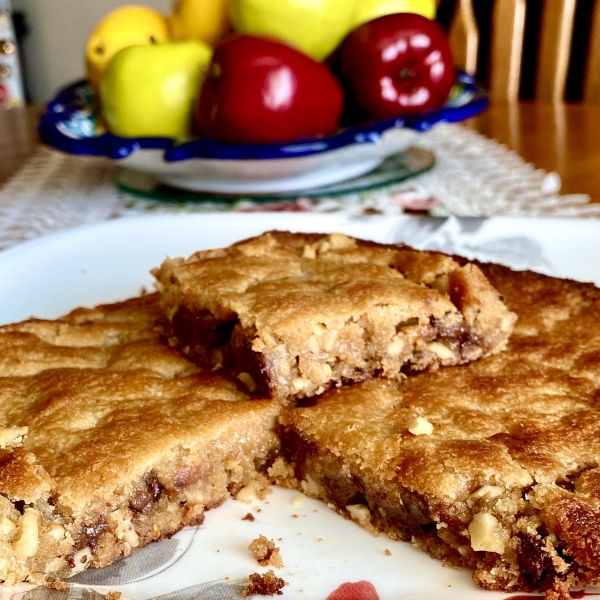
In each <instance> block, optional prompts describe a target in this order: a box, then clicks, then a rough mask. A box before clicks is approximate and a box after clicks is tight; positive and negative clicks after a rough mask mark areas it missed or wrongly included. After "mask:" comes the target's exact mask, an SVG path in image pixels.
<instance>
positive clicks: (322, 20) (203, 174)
mask: <svg viewBox="0 0 600 600" xmlns="http://www.w3.org/2000/svg"><path fill="white" fill-rule="evenodd" d="M434 15H435V2H434V0H312V1H311V2H298V1H297V0H278V2H276V3H274V2H273V1H272V0H177V1H175V2H174V3H173V8H172V12H171V14H170V15H169V16H168V17H165V16H163V15H161V14H159V13H157V12H156V11H153V10H152V9H149V8H146V7H142V6H125V7H122V8H120V9H117V10H116V11H114V12H113V13H110V14H109V15H108V16H107V17H105V19H104V20H103V21H102V22H100V23H99V24H98V25H97V27H96V29H95V30H94V32H93V33H92V35H91V36H90V38H89V41H88V45H87V50H86V65H87V80H86V81H84V82H78V83H76V84H74V85H72V86H69V87H68V88H66V89H64V90H62V91H61V92H60V93H59V94H58V95H57V96H56V98H55V99H54V100H53V101H52V102H50V103H49V105H48V108H47V111H46V113H45V114H44V116H43V117H42V120H41V123H40V134H41V137H42V139H43V140H44V141H46V142H47V143H49V144H51V145H53V146H55V147H57V148H60V149H62V150H64V151H67V152H70V153H74V154H91V155H105V156H108V157H110V158H112V159H115V160H118V161H119V162H120V164H121V165H123V166H125V167H128V168H130V169H134V170H138V171H144V172H147V173H151V174H152V175H154V176H155V177H156V178H157V179H158V180H159V181H161V182H163V183H167V184H170V185H174V186H176V187H182V188H186V189H192V190H197V191H208V192H217V193H225V194H227V193H229V194H242V193H243V194H265V193H267V194H268V193H282V192H290V191H296V190H297V191H301V190H303V189H308V188H312V187H315V186H322V185H327V184H331V183H335V182H338V181H342V180H344V179H348V178H351V177H356V176H359V175H361V174H364V173H366V172H368V171H370V170H372V169H373V168H375V167H377V166H378V165H379V164H380V163H381V162H382V161H383V160H384V159H385V158H386V157H387V156H390V155H391V154H394V153H397V152H400V151H402V150H404V149H406V148H407V147H408V146H409V145H411V144H412V143H413V142H414V140H415V137H416V136H417V135H418V132H421V131H425V130H427V129H429V128H431V127H432V126H433V125H434V124H435V123H437V122H439V121H460V120H463V119H465V118H467V117H469V116H472V115H474V114H476V113H478V112H479V111H481V110H483V109H484V108H485V106H486V105H487V97H486V96H485V94H484V93H483V92H482V91H481V90H480V89H479V88H478V87H477V85H476V84H475V82H474V80H473V79H472V78H471V77H470V76H468V75H466V74H464V73H459V72H457V71H456V70H455V69H454V65H453V61H452V54H451V52H450V47H449V44H448V41H447V39H446V36H445V34H444V31H443V30H442V29H441V27H440V26H439V25H438V24H437V23H436V22H435V21H433V20H432V18H433V17H434Z"/></svg>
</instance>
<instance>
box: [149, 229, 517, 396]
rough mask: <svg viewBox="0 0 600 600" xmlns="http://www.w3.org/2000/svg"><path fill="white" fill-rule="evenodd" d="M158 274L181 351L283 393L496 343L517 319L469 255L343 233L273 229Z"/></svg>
mask: <svg viewBox="0 0 600 600" xmlns="http://www.w3.org/2000/svg"><path fill="white" fill-rule="evenodd" d="M155 276H156V278H157V286H158V288H159V290H160V291H161V293H162V303H163V307H164V310H165V313H166V315H167V316H168V318H169V319H170V321H171V323H172V327H173V330H174V333H175V336H176V337H177V338H178V340H179V341H180V343H181V344H182V346H183V347H184V349H185V351H186V352H188V353H190V354H192V355H195V356H196V357H197V360H199V362H200V363H201V364H207V365H215V364H218V365H222V366H223V367H224V368H225V370H226V371H227V372H229V373H230V374H232V375H234V376H237V377H239V378H240V379H241V380H242V381H243V382H244V383H246V384H247V385H248V387H249V388H250V389H251V391H252V390H254V389H258V390H259V391H261V392H263V393H268V394H270V395H271V397H273V398H275V399H277V400H279V401H281V402H283V403H289V402H290V401H291V400H293V399H298V398H302V397H310V396H312V395H314V394H319V393H321V392H323V391H324V390H326V389H327V388H329V387H331V386H332V385H339V384H341V383H342V382H353V381H360V380H363V379H366V378H368V377H371V376H374V375H382V376H385V377H389V378H396V379H399V378H401V377H402V376H403V372H405V371H415V370H423V369H428V368H437V367H438V366H440V365H456V364H462V363H466V362H469V361H472V360H476V359H479V358H481V357H482V356H487V355H490V354H494V353H496V352H498V351H500V350H502V349H504V347H505V346H506V341H507V339H508V337H509V335H510V332H511V330H512V327H513V324H514V319H515V317H514V315H513V314H512V313H511V312H509V311H508V310H507V309H506V307H505V305H504V304H503V303H502V301H501V299H500V297H499V295H498V293H497V292H496V291H495V290H494V288H493V287H492V286H491V285H490V284H489V282H488V281H487V279H486V278H485V276H484V275H483V273H482V272H481V270H480V269H479V268H478V267H477V266H475V265H473V264H466V265H464V266H461V265H459V264H458V263H457V262H456V261H454V260H453V259H452V258H450V257H449V256H446V255H444V254H440V253H435V252H419V251H416V250H413V249H411V248H408V247H399V246H386V245H380V244H375V243H372V242H365V241H361V240H357V239H353V238H350V237H347V236H345V235H342V234H331V235H321V234H292V233H286V232H270V233H267V234H264V235H262V236H259V237H257V238H253V239H250V240H246V241H244V242H240V243H238V244H235V245H233V246H230V247H228V248H223V249H217V250H209V251H205V252H198V253H196V254H194V255H192V256H191V257H190V258H189V259H187V260H184V259H174V260H172V259H168V260H166V261H165V262H164V263H163V265H162V266H161V267H160V268H159V269H157V270H156V271H155Z"/></svg>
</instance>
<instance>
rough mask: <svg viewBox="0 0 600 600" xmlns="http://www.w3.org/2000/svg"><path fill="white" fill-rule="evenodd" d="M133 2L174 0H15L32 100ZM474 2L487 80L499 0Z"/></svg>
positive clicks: (528, 39)
mask: <svg viewBox="0 0 600 600" xmlns="http://www.w3.org/2000/svg"><path fill="white" fill-rule="evenodd" d="M457 1H458V0H440V2H439V11H438V20H439V21H440V22H441V23H442V24H443V25H445V26H446V27H447V26H448V24H449V23H450V21H451V19H452V15H453V13H454V10H455V9H456V5H457ZM544 2H551V0H527V19H526V28H525V41H524V57H523V64H522V71H521V86H520V94H519V95H520V98H521V99H525V100H526V99H530V98H532V97H533V93H534V86H535V75H534V74H535V66H536V61H537V49H538V47H539V44H538V42H539V33H540V22H541V18H540V17H541V13H542V8H543V4H544ZM596 2H600V0H583V1H579V2H577V9H576V16H575V26H574V27H575V34H574V35H573V39H572V44H571V61H570V69H569V75H568V79H567V89H566V98H565V99H566V100H569V101H578V100H580V99H581V88H582V81H583V76H584V70H585V56H586V51H587V49H588V43H589V34H590V23H591V15H592V11H593V8H594V4H595V3H596ZM128 3H138V4H144V5H147V6H150V7H152V8H155V9H157V10H159V11H161V12H164V13H167V12H168V10H169V5H170V0H138V1H137V2H135V1H134V2H124V1H121V0H102V1H101V2H98V1H97V0H12V8H13V18H14V22H15V29H16V30H17V37H18V39H19V45H20V51H21V59H22V62H23V67H24V68H23V70H24V86H25V94H26V97H27V99H28V100H30V101H33V102H43V101H47V100H49V99H50V98H51V97H52V96H53V94H54V93H55V92H56V90H57V89H58V88H60V87H61V86H63V85H65V84H67V83H69V82H72V81H74V80H76V79H79V78H82V77H83V74H84V66H83V58H82V57H83V55H84V47H85V42H86V40H87V37H88V35H89V34H90V32H91V30H92V28H93V26H94V24H95V23H96V22H98V20H99V19H100V18H101V17H102V16H103V15H105V14H106V13H108V12H110V11H111V10H113V9H114V8H116V7H118V6H122V5H124V4H128ZM473 7H474V10H475V16H476V19H477V23H478V26H479V29H480V34H481V44H480V47H479V60H478V72H477V75H478V78H479V80H480V81H481V82H482V83H483V84H484V85H485V84H486V83H488V64H489V60H488V59H489V51H490V46H489V41H490V24H491V16H492V12H493V8H494V0H474V2H473Z"/></svg>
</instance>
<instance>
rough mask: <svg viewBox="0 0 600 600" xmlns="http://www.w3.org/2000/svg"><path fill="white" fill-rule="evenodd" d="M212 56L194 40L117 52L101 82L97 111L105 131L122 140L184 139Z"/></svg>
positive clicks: (210, 50)
mask: <svg viewBox="0 0 600 600" xmlns="http://www.w3.org/2000/svg"><path fill="white" fill-rule="evenodd" d="M211 56H212V49H211V48H210V47H209V46H207V45H206V44H204V43H202V42H197V41H189V42H166V43H164V44H153V45H147V46H131V47H129V48H125V49H124V50H121V51H120V52H118V53H117V54H116V55H115V57H114V58H113V59H112V61H111V62H110V64H109V65H108V67H107V69H106V71H105V73H104V77H103V78H102V81H101V83H100V108H101V112H102V116H103V117H104V120H105V121H106V124H107V126H108V129H109V131H110V132H111V133H114V134H115V135H119V136H123V137H154V136H157V137H171V138H185V137H187V136H189V135H190V132H191V125H192V119H193V114H194V106H195V103H196V98H197V96H198V94H199V92H200V86H201V84H202V81H203V79H204V74H205V72H206V68H207V65H208V63H209V62H210V59H211Z"/></svg>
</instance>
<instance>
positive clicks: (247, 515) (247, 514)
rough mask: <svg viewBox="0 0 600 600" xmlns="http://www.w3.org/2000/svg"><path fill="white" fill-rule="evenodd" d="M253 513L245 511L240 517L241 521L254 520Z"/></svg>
mask: <svg viewBox="0 0 600 600" xmlns="http://www.w3.org/2000/svg"><path fill="white" fill-rule="evenodd" d="M254 520H255V518H254V515H253V514H252V513H246V516H245V517H242V521H254Z"/></svg>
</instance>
